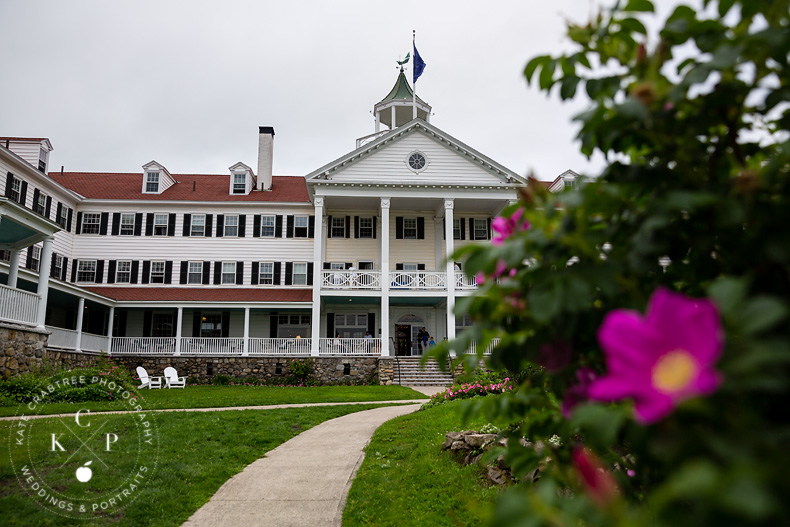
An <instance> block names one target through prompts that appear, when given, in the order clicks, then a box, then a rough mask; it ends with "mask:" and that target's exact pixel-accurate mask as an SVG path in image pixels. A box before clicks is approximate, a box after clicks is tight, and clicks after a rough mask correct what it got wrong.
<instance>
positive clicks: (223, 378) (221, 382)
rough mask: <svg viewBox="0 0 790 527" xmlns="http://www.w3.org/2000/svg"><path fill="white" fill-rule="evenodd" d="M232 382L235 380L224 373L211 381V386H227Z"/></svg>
mask: <svg viewBox="0 0 790 527" xmlns="http://www.w3.org/2000/svg"><path fill="white" fill-rule="evenodd" d="M231 382H233V378H232V377H231V376H230V375H225V374H222V373H220V374H219V375H215V376H214V378H213V379H211V384H213V385H214V386H227V385H229V384H230V383H231Z"/></svg>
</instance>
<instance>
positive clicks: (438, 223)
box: [433, 217, 444, 271]
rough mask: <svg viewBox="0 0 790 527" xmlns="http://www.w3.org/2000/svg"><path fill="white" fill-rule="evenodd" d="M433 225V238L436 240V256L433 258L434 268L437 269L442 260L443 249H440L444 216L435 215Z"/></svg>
mask: <svg viewBox="0 0 790 527" xmlns="http://www.w3.org/2000/svg"><path fill="white" fill-rule="evenodd" d="M433 225H434V227H435V228H434V237H433V238H434V240H436V243H435V245H436V257H435V258H434V261H435V263H434V266H435V267H434V269H436V270H437V271H441V270H442V262H443V261H444V251H442V241H444V240H443V239H442V227H444V218H443V217H435V218H434V219H433Z"/></svg>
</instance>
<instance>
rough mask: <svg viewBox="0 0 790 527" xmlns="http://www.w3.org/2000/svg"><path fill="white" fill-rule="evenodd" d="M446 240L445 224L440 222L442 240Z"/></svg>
mask: <svg viewBox="0 0 790 527" xmlns="http://www.w3.org/2000/svg"><path fill="white" fill-rule="evenodd" d="M446 239H447V222H446V221H444V220H442V240H446Z"/></svg>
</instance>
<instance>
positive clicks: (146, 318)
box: [143, 311, 152, 337]
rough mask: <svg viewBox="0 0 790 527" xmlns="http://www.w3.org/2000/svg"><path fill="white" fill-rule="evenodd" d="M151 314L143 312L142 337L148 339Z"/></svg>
mask: <svg viewBox="0 0 790 527" xmlns="http://www.w3.org/2000/svg"><path fill="white" fill-rule="evenodd" d="M151 318H152V316H151V312H150V311H145V313H143V336H144V337H150V336H151Z"/></svg>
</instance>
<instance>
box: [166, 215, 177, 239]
mask: <svg viewBox="0 0 790 527" xmlns="http://www.w3.org/2000/svg"><path fill="white" fill-rule="evenodd" d="M167 235H168V236H175V235H176V213H175V212H171V213H170V214H168V215H167Z"/></svg>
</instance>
